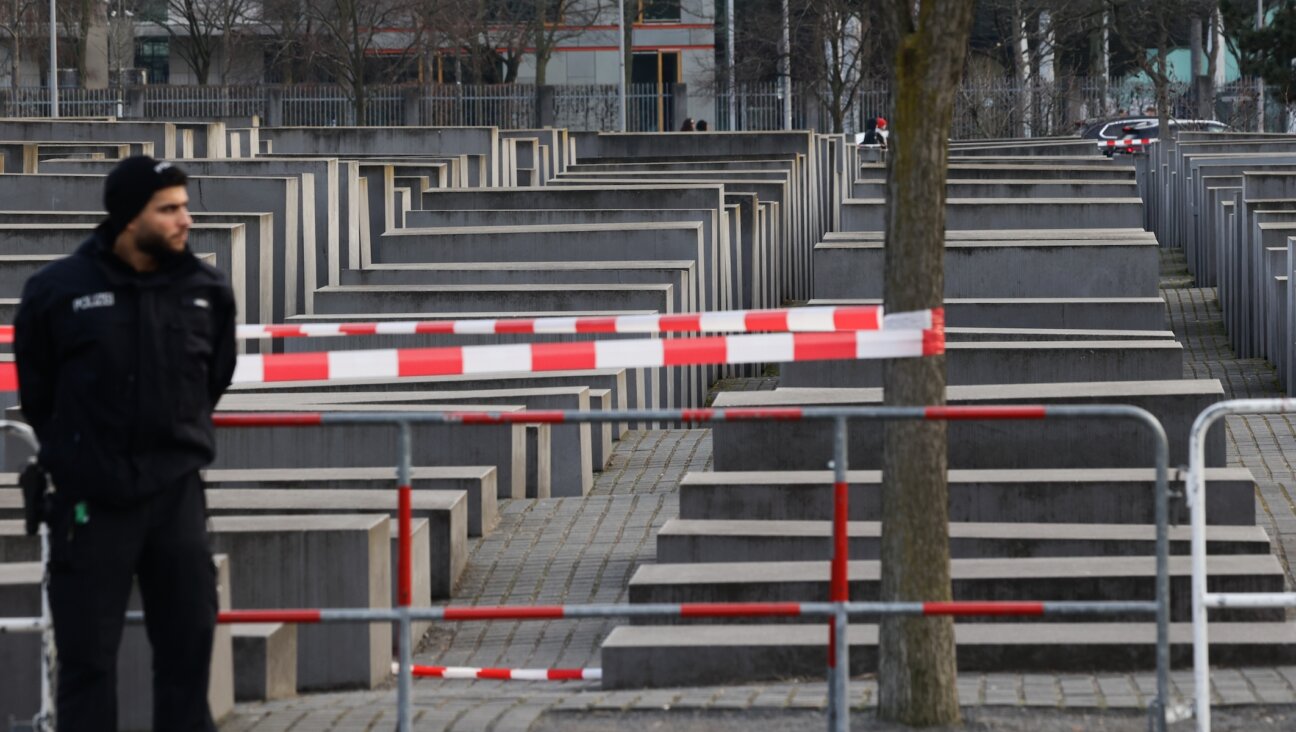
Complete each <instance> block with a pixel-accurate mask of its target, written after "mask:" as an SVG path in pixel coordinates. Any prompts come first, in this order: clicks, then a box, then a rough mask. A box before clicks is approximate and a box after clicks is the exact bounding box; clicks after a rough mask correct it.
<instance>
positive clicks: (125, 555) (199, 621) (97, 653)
mask: <svg viewBox="0 0 1296 732" xmlns="http://www.w3.org/2000/svg"><path fill="white" fill-rule="evenodd" d="M63 503H68V505H63ZM54 514H55V515H54V516H53V517H51V521H50V565H49V566H50V591H49V594H50V610H51V612H52V613H53V616H54V639H55V643H56V645H57V647H58V697H57V714H58V729H59V732H89V731H91V730H93V731H94V732H115V731H116V729H117V649H118V647H119V646H120V645H121V637H122V628H123V625H124V623H125V615H126V605H127V602H128V601H129V600H130V594H131V588H132V584H133V582H132V580H133V579H134V578H136V577H138V578H139V588H140V595H141V597H142V599H143V601H144V615H145V627H146V630H147V633H148V639H149V643H150V645H152V647H153V729H154V730H157V732H164V731H165V732H172V731H176V732H214V730H215V729H216V726H215V724H213V723H212V718H211V710H210V708H209V707H208V705H207V687H208V676H209V674H210V671H209V667H210V663H211V652H212V637H213V635H214V634H215V629H216V610H217V598H216V568H215V565H214V564H213V563H212V558H211V550H210V548H209V546H208V543H207V526H206V502H205V497H204V495H203V485H202V481H201V480H200V479H199V477H198V475H197V474H194V475H191V476H187V477H185V478H184V479H182V480H181V481H179V482H178V483H177V484H176V485H174V486H171V487H168V488H166V489H165V490H162V491H160V492H159V493H158V494H157V495H154V496H152V497H150V498H147V499H145V500H144V501H141V502H140V503H138V504H134V505H131V506H129V507H125V508H117V507H100V506H90V508H89V520H88V521H86V522H85V523H83V524H78V523H76V521H75V516H74V509H73V506H72V505H71V504H70V502H66V501H61V502H59V503H58V505H56V508H55V511H54ZM125 701H126V703H131V700H125Z"/></svg>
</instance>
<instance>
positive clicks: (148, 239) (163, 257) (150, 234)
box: [135, 231, 184, 269]
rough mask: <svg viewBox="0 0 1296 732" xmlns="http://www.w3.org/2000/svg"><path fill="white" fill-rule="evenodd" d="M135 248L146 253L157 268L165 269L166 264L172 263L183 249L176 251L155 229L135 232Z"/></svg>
mask: <svg viewBox="0 0 1296 732" xmlns="http://www.w3.org/2000/svg"><path fill="white" fill-rule="evenodd" d="M135 248H136V249H138V250H139V251H140V252H141V253H142V254H146V255H148V257H149V259H152V260H153V263H154V264H156V265H157V267H158V269H165V268H166V267H167V265H170V264H172V263H174V262H175V261H176V260H177V259H179V258H180V255H182V254H183V253H184V251H183V250H181V251H179V252H177V251H175V250H174V249H172V248H171V245H170V244H169V243H168V242H167V239H166V237H165V236H162V235H161V234H159V233H157V232H155V231H139V232H136V234H135Z"/></svg>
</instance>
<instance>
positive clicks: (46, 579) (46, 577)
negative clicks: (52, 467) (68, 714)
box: [33, 522, 57, 732]
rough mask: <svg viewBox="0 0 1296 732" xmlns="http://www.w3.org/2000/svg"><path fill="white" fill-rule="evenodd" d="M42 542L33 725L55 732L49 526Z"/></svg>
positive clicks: (42, 529) (42, 530) (39, 731)
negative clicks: (38, 687) (37, 701)
mask: <svg viewBox="0 0 1296 732" xmlns="http://www.w3.org/2000/svg"><path fill="white" fill-rule="evenodd" d="M40 541H41V624H42V628H41V708H40V712H39V713H38V714H37V717H36V720H37V721H36V724H35V725H33V726H34V727H35V728H36V730H37V732H54V672H55V670H56V668H57V664H56V663H55V657H56V656H55V654H56V653H57V650H56V649H55V646H54V616H53V614H52V613H51V612H50V604H49V584H50V572H49V559H50V544H49V526H47V525H46V524H45V523H44V522H42V523H41V525H40Z"/></svg>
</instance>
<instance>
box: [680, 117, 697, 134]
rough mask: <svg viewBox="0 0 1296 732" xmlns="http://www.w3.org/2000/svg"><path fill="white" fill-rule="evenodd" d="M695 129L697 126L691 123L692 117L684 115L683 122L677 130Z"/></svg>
mask: <svg viewBox="0 0 1296 732" xmlns="http://www.w3.org/2000/svg"><path fill="white" fill-rule="evenodd" d="M696 130H697V128H696V127H694V125H693V118H692V117H686V118H684V124H682V125H680V128H679V131H680V132H695V131H696Z"/></svg>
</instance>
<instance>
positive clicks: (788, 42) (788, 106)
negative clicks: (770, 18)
mask: <svg viewBox="0 0 1296 732" xmlns="http://www.w3.org/2000/svg"><path fill="white" fill-rule="evenodd" d="M779 81H780V82H781V83H782V85H783V90H782V91H783V129H785V130H790V129H792V32H791V24H790V23H789V21H788V0H783V41H782V43H781V44H780V47H779Z"/></svg>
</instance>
